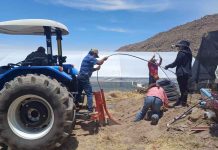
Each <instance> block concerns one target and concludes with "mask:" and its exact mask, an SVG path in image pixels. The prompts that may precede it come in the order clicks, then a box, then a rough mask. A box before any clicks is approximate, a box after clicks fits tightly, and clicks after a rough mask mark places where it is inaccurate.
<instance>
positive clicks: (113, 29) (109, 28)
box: [97, 26, 130, 33]
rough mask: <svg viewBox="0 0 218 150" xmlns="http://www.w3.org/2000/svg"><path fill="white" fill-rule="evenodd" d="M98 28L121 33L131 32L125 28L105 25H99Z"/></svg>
mask: <svg viewBox="0 0 218 150" xmlns="http://www.w3.org/2000/svg"><path fill="white" fill-rule="evenodd" d="M97 29H99V30H101V31H107V32H119V33H127V32H130V31H129V30H126V29H123V28H111V27H104V26H97Z"/></svg>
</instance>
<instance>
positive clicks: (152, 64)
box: [148, 55, 162, 85]
mask: <svg viewBox="0 0 218 150" xmlns="http://www.w3.org/2000/svg"><path fill="white" fill-rule="evenodd" d="M159 58H160V61H159V63H157V59H155V55H154V56H153V57H152V58H151V59H150V60H149V62H148V70H149V85H150V84H152V83H156V81H157V80H158V79H159V76H158V66H160V65H161V63H162V58H161V57H160V55H159Z"/></svg>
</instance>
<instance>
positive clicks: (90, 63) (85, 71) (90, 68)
mask: <svg viewBox="0 0 218 150" xmlns="http://www.w3.org/2000/svg"><path fill="white" fill-rule="evenodd" d="M97 58H99V56H98V50H97V49H91V50H90V51H89V53H88V55H86V56H85V57H84V59H83V61H82V64H81V67H80V71H79V74H78V76H77V79H78V95H77V98H76V102H75V103H76V105H78V103H79V102H80V101H81V95H82V91H83V90H84V91H85V93H86V95H87V107H88V111H89V112H92V111H93V94H92V86H91V84H90V80H89V79H90V77H91V76H92V73H93V72H94V71H97V70H99V69H100V66H101V65H102V64H103V63H104V62H105V61H106V60H107V59H108V57H104V58H102V59H100V60H97ZM95 65H97V67H96V68H94V66H95Z"/></svg>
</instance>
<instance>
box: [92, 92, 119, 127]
mask: <svg viewBox="0 0 218 150" xmlns="http://www.w3.org/2000/svg"><path fill="white" fill-rule="evenodd" d="M94 96H95V103H96V113H95V114H93V115H92V116H91V119H93V120H98V121H99V122H103V123H107V118H109V119H110V120H111V121H113V122H114V123H116V124H120V123H118V122H117V121H116V120H114V119H113V118H112V116H111V115H110V113H109V112H108V110H107V105H106V101H105V96H104V91H103V89H101V91H97V92H94ZM106 115H107V116H106Z"/></svg>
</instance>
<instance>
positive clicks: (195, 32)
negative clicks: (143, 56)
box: [118, 14, 218, 54]
mask: <svg viewBox="0 0 218 150" xmlns="http://www.w3.org/2000/svg"><path fill="white" fill-rule="evenodd" d="M215 30H218V14H215V15H208V16H205V17H203V18H201V19H198V20H194V21H192V22H188V23H186V24H184V25H180V26H177V27H175V28H172V29H171V30H169V31H166V32H161V33H159V34H157V35H155V36H153V37H151V38H149V39H147V40H145V41H142V42H139V43H135V44H130V45H127V46H123V47H121V48H119V49H118V51H139V52H140V51H147V52H148V51H172V49H171V48H170V47H171V45H172V44H174V43H175V42H177V41H179V40H181V39H188V40H189V41H190V42H191V49H192V51H193V53H194V54H196V52H197V50H198V48H199V46H200V42H201V37H202V36H203V34H204V33H206V32H208V31H215Z"/></svg>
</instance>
